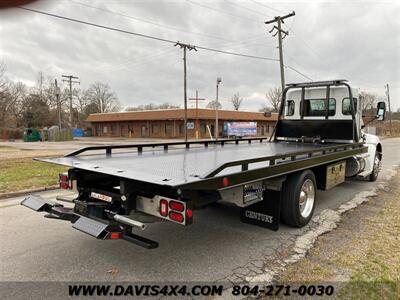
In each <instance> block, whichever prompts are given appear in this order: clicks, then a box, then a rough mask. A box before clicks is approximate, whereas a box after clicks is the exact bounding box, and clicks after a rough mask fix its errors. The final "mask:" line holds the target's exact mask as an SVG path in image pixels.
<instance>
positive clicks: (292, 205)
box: [281, 170, 317, 227]
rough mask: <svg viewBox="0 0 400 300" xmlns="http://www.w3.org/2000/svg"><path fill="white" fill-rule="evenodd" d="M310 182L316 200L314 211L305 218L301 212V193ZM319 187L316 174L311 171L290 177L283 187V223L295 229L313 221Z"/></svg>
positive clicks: (313, 205)
mask: <svg viewBox="0 0 400 300" xmlns="http://www.w3.org/2000/svg"><path fill="white" fill-rule="evenodd" d="M306 181H307V184H310V181H311V182H312V184H313V192H314V198H313V199H314V200H313V202H312V209H311V211H310V212H309V214H307V216H306V217H304V216H303V215H302V213H301V210H300V205H299V201H300V192H301V188H302V186H303V184H304V183H305V182H306ZM316 191H317V185H316V181H315V176H314V173H313V172H312V171H310V170H306V171H303V172H299V173H295V174H292V175H290V176H289V177H288V179H287V180H286V181H285V183H284V185H283V191H282V193H283V194H282V205H281V219H282V221H283V222H284V223H285V224H287V225H290V226H293V227H303V226H305V225H307V223H308V222H309V221H310V220H311V218H312V216H313V214H314V209H315V202H316Z"/></svg>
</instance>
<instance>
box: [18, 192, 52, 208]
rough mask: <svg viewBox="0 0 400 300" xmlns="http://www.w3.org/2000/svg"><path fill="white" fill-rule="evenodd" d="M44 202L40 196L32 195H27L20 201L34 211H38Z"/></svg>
mask: <svg viewBox="0 0 400 300" xmlns="http://www.w3.org/2000/svg"><path fill="white" fill-rule="evenodd" d="M45 204H46V201H45V200H43V199H42V198H41V197H37V196H33V195H29V196H28V197H26V198H25V199H24V200H22V202H21V205H23V206H26V207H28V208H30V209H33V210H34V211H39V210H40V209H41V208H42V207H43V206H44V205H45Z"/></svg>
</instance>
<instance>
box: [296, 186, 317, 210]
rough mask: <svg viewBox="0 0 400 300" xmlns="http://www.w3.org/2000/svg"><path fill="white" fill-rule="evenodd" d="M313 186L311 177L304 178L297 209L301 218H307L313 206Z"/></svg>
mask: <svg viewBox="0 0 400 300" xmlns="http://www.w3.org/2000/svg"><path fill="white" fill-rule="evenodd" d="M314 200H315V188H314V182H313V181H312V180H311V179H306V180H305V181H304V182H303V185H302V186H301V189H300V195H299V210H300V214H301V216H302V217H303V218H307V217H308V216H309V215H310V214H311V211H312V209H313V207H314Z"/></svg>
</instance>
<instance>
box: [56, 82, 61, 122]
mask: <svg viewBox="0 0 400 300" xmlns="http://www.w3.org/2000/svg"><path fill="white" fill-rule="evenodd" d="M54 84H55V87H56V100H57V111H58V128H59V129H61V126H62V123H61V101H60V88H59V87H58V85H57V79H54Z"/></svg>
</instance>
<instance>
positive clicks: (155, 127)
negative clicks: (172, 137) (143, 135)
mask: <svg viewBox="0 0 400 300" xmlns="http://www.w3.org/2000/svg"><path fill="white" fill-rule="evenodd" d="M159 132H160V124H152V125H151V133H155V134H157V133H159Z"/></svg>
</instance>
